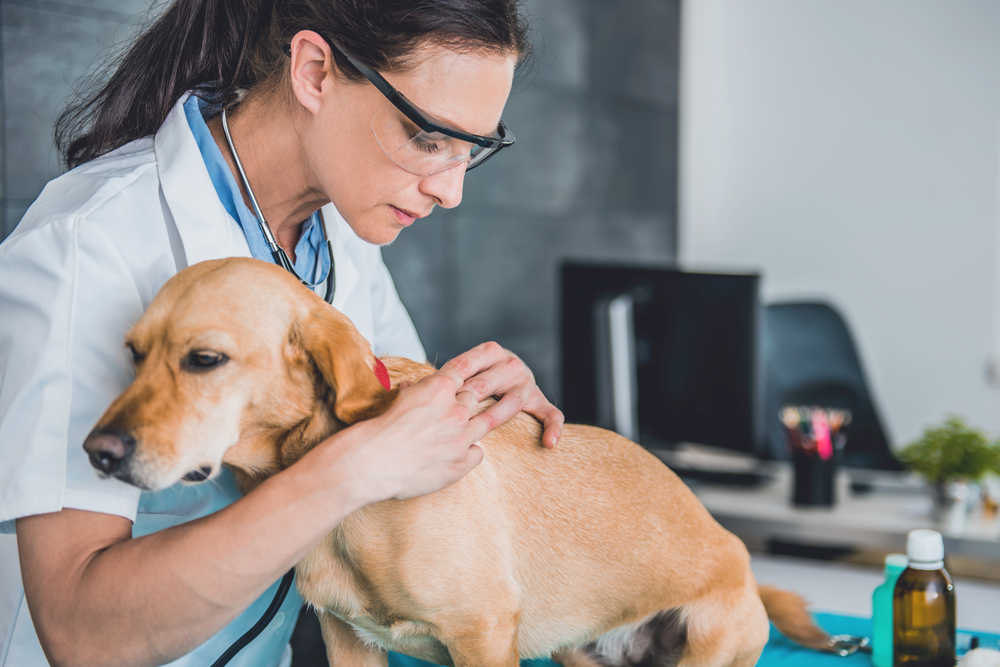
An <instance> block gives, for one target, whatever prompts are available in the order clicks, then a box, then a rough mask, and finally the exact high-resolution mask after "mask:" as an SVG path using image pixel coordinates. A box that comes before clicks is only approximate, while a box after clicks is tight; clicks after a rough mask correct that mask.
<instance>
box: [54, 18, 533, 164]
mask: <svg viewBox="0 0 1000 667" xmlns="http://www.w3.org/2000/svg"><path fill="white" fill-rule="evenodd" d="M300 30H315V31H317V32H319V33H320V34H322V35H324V36H327V37H329V38H331V39H333V40H335V41H336V42H337V43H338V44H340V45H342V46H343V47H344V48H345V49H347V50H349V51H351V52H352V53H353V54H354V55H355V56H356V57H358V58H359V59H360V60H361V61H362V62H364V63H365V64H366V65H368V66H370V67H373V68H375V69H376V70H381V71H392V70H394V69H399V68H401V67H403V66H404V65H405V62H406V57H407V55H409V54H410V53H411V52H412V50H413V49H414V48H415V47H417V46H418V45H420V44H422V43H425V42H432V43H435V44H439V45H442V46H447V47H449V48H454V49H456V50H485V51H490V52H499V53H516V54H518V55H519V56H523V55H524V54H525V53H526V51H527V49H528V45H527V39H526V28H525V25H524V23H523V21H522V19H521V17H520V15H519V12H518V7H517V0H244V1H243V2H235V1H232V0H175V2H174V3H173V4H172V5H171V6H170V7H169V8H168V9H167V10H166V11H165V12H164V13H163V14H162V15H161V16H160V17H159V18H158V19H156V21H155V22H153V23H152V25H150V26H149V27H148V28H147V29H146V30H145V32H143V33H142V34H141V35H140V36H139V38H138V39H137V40H136V41H135V43H134V44H132V46H131V47H130V48H129V49H128V50H126V51H125V52H124V54H123V55H122V56H121V57H119V58H118V59H116V60H115V61H113V62H112V63H111V64H110V65H109V66H108V67H107V68H106V69H105V71H106V72H110V76H109V77H108V78H107V81H106V83H104V84H103V86H102V87H100V89H99V90H97V91H96V92H94V93H91V94H89V95H87V96H85V97H83V98H82V99H79V100H77V101H75V102H73V103H72V104H70V106H68V107H67V108H66V109H65V110H64V111H63V112H62V114H61V115H60V116H59V120H58V121H57V122H56V129H55V138H56V146H57V147H58V149H59V152H60V153H61V154H62V157H63V159H64V160H65V162H66V165H67V166H68V167H70V168H72V167H75V166H77V165H78V164H80V163H82V162H86V161H87V160H90V159H93V158H95V157H98V156H100V155H103V154H104V153H107V152H108V151H111V150H114V149H115V148H117V147H119V146H122V145H124V144H126V143H128V142H129V141H132V140H133V139H138V138H139V137H144V136H147V135H150V134H153V133H154V132H156V130H157V129H158V128H159V127H160V124H161V123H163V120H164V119H165V118H166V117H167V114H168V113H169V111H170V109H171V107H173V105H174V104H175V103H176V101H177V100H178V99H180V97H181V95H183V94H184V93H185V92H186V91H188V90H194V89H197V88H205V87H211V89H212V91H213V95H215V96H218V99H219V100H221V101H222V102H223V103H226V102H228V101H230V100H232V99H234V98H235V96H236V91H237V90H239V89H250V88H252V87H254V86H255V85H257V84H260V83H264V82H267V81H269V80H273V78H274V77H275V76H276V75H278V74H279V73H280V72H282V71H283V67H284V65H285V63H286V56H285V55H284V52H283V48H284V46H285V45H287V44H288V43H289V41H291V38H292V36H294V35H295V33H296V32H298V31H300ZM334 57H335V59H336V65H337V67H338V69H339V70H340V71H341V73H342V74H343V75H344V76H347V77H349V78H351V79H355V80H356V79H359V78H360V77H361V75H360V74H359V73H358V72H357V71H356V70H355V69H354V68H353V67H351V65H350V64H349V63H348V62H347V61H346V60H344V59H343V57H342V56H341V55H340V54H339V53H337V52H336V51H334Z"/></svg>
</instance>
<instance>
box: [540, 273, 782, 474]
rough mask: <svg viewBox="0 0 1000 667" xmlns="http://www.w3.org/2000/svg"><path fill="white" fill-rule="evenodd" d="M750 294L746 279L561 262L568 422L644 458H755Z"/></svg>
mask: <svg viewBox="0 0 1000 667" xmlns="http://www.w3.org/2000/svg"><path fill="white" fill-rule="evenodd" d="M759 286H760V275H759V274H756V273H707V272H693V271H682V270H679V269H677V268H674V267H662V266H627V265H611V264H602V263H594V262H583V261H566V262H564V263H563V264H562V266H561V271H560V290H561V307H562V318H561V327H562V329H561V338H562V402H563V410H564V412H565V414H566V417H567V419H568V420H569V421H574V422H584V423H590V424H596V425H598V426H604V427H607V428H612V429H614V430H616V431H618V432H620V433H622V434H623V435H625V436H626V437H629V438H631V439H633V440H636V441H638V442H639V443H640V444H643V445H644V446H645V447H647V448H651V449H663V448H670V447H672V446H674V445H676V444H679V443H697V444H701V445H709V446H714V447H721V448H725V449H728V450H736V451H739V452H743V453H746V454H751V455H754V456H756V455H760V454H762V453H763V452H764V449H763V447H762V445H763V443H764V434H763V430H764V421H763V419H762V415H761V412H762V405H761V402H762V391H761V380H762V372H761V354H760V349H759V347H760V335H759V326H760V299H759Z"/></svg>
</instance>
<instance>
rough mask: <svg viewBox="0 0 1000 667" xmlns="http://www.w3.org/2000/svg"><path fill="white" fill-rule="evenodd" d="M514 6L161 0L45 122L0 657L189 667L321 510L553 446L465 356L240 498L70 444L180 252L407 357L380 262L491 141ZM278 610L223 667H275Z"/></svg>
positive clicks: (18, 297)
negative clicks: (479, 410) (513, 425)
mask: <svg viewBox="0 0 1000 667" xmlns="http://www.w3.org/2000/svg"><path fill="white" fill-rule="evenodd" d="M514 5H515V2H514V0H428V1H427V2H420V3H413V2H412V0H284V1H282V2H267V1H264V0H260V1H259V2H258V1H254V0H250V1H248V2H246V3H233V2H225V1H224V0H176V2H174V3H173V4H172V5H170V6H169V7H168V8H167V9H166V11H165V13H163V14H162V15H161V16H160V18H158V19H157V20H156V21H155V23H153V24H152V25H151V26H150V27H149V28H148V29H147V30H146V31H145V32H144V33H143V34H142V35H141V36H139V38H138V39H137V40H136V42H135V43H134V45H133V46H132V47H131V49H130V50H128V51H127V52H126V54H125V55H124V56H123V57H122V59H121V60H120V61H119V62H118V63H117V66H116V68H115V69H114V70H113V73H112V75H111V76H110V78H109V79H108V80H107V82H106V84H104V87H103V88H101V89H100V90H99V91H97V92H96V93H94V94H93V95H92V96H91V97H89V98H88V99H85V100H84V101H83V102H81V103H80V104H78V105H77V106H74V107H71V108H70V109H69V110H68V111H67V113H66V114H64V116H63V117H62V118H61V121H60V124H59V126H58V132H57V134H58V138H59V141H60V148H61V149H62V151H63V154H64V157H65V159H66V161H67V163H68V165H69V166H70V167H72V170H71V171H70V172H68V173H67V174H65V175H63V176H61V177H59V178H57V179H55V180H53V181H51V182H50V183H48V185H47V186H46V187H45V189H44V190H43V192H42V194H41V195H40V196H39V197H38V199H37V200H36V201H35V202H34V204H33V205H32V206H31V208H30V209H29V210H28V212H27V213H26V214H25V216H24V218H23V219H22V220H21V222H20V224H19V225H18V227H17V228H16V229H15V230H14V232H13V233H12V234H11V235H10V237H9V238H8V239H7V240H6V241H5V242H4V243H3V244H2V245H0V313H2V317H0V452H2V456H3V459H4V466H3V472H2V473H0V476H2V484H0V510H2V512H0V520H2V521H3V524H2V525H3V527H4V529H5V530H6V532H8V533H10V532H16V542H15V538H14V536H13V535H4V536H3V538H2V540H3V541H2V542H0V543H2V544H3V547H2V548H3V549H4V551H3V553H2V554H0V558H2V559H4V566H3V569H2V570H0V575H2V576H0V625H2V626H3V627H4V634H3V635H0V637H2V641H3V643H2V644H0V659H2V664H3V665H8V666H16V667H32V666H34V665H44V664H47V663H46V659H48V660H49V661H51V662H52V663H54V664H85V665H98V664H154V663H155V664H159V663H166V662H170V664H172V665H198V666H203V665H208V664H210V663H211V662H212V661H213V660H214V659H215V658H216V657H218V656H219V655H220V654H221V653H222V652H223V651H224V650H225V649H226V648H227V647H228V646H230V645H231V644H232V643H233V642H234V641H235V639H236V638H237V637H239V636H240V635H241V634H242V633H243V632H244V631H245V630H246V629H247V628H249V627H250V626H251V625H253V623H254V622H255V621H256V620H257V619H258V618H259V617H260V616H261V614H262V612H263V610H264V608H265V607H267V605H268V603H269V602H270V601H271V599H272V597H273V596H274V592H275V588H276V585H277V584H276V582H277V581H278V580H279V579H280V578H281V576H282V574H283V573H284V572H286V571H287V570H288V569H289V568H291V567H292V566H293V565H294V564H295V563H296V562H297V561H298V560H299V558H300V557H301V556H302V555H303V554H305V553H306V552H307V550H308V549H309V548H310V547H311V546H312V545H314V544H315V543H316V542H317V541H318V540H319V539H320V538H321V537H323V536H325V535H326V534H327V533H328V532H329V531H330V530H331V529H332V528H333V527H334V526H335V525H336V524H337V523H338V522H339V521H340V520H341V519H342V518H343V517H344V516H345V515H347V514H349V513H350V512H352V511H354V510H356V509H358V508H360V507H362V506H363V505H365V504H367V503H371V502H375V501H379V500H383V499H387V498H406V497H412V496H415V495H420V494H424V493H428V492H431V491H434V490H436V489H439V488H441V487H442V486H445V485H447V484H450V483H452V482H454V481H455V480H456V479H458V478H460V477H461V476H462V475H464V474H465V473H466V472H468V471H469V470H470V469H471V468H473V467H474V466H475V465H476V464H477V463H478V462H479V461H480V460H481V458H482V451H481V450H480V448H479V447H478V446H476V445H475V444H473V443H474V441H476V440H477V439H478V438H481V437H482V436H483V435H484V434H485V433H487V432H488V431H489V430H490V429H491V428H493V427H495V426H497V425H498V424H500V423H502V422H504V421H506V420H507V419H509V418H510V417H511V416H512V415H513V414H515V412H516V411H518V410H520V409H524V410H526V411H528V412H529V413H531V414H533V415H535V416H536V417H538V418H539V419H540V420H542V421H543V423H544V425H545V430H544V437H543V441H544V444H545V445H547V446H552V445H554V444H555V443H556V441H557V439H558V437H559V434H560V430H561V426H562V421H563V418H562V415H561V413H560V412H559V411H558V410H557V409H556V408H555V407H554V406H553V405H551V404H550V403H549V401H548V400H546V398H545V397H544V396H543V395H542V393H541V391H540V390H539V389H538V387H537V386H536V385H535V382H534V379H533V376H532V374H531V372H530V371H529V370H528V369H527V368H526V367H525V365H524V364H523V363H522V362H521V361H520V360H519V359H518V358H517V357H516V356H515V355H513V354H512V353H511V352H509V351H507V350H505V349H503V348H501V347H500V346H499V345H496V344H493V343H487V344H483V345H480V346H478V347H475V348H473V349H472V350H469V351H468V352H466V353H464V354H462V355H460V356H459V357H456V358H455V359H452V360H451V361H448V362H447V363H446V364H444V366H443V367H442V368H441V370H440V371H439V372H438V373H437V374H436V375H434V376H432V377H431V378H430V379H429V380H427V381H424V382H421V383H419V384H416V385H413V386H410V387H406V388H404V389H402V392H401V394H400V397H399V399H398V400H397V401H396V403H395V404H394V405H393V407H392V408H391V409H390V410H389V411H388V412H387V413H386V414H385V415H383V416H381V417H378V418H375V419H372V420H369V421H367V422H362V423H360V424H357V425H355V426H352V427H350V428H347V429H345V430H343V431H341V432H339V433H337V434H336V435H334V436H333V437H331V438H330V439H329V440H327V441H326V442H325V443H324V444H322V445H320V446H319V447H317V448H316V449H314V450H312V451H311V452H310V453H309V454H308V455H307V456H306V457H305V458H304V459H302V460H301V461H300V462H299V463H297V464H295V465H293V466H292V467H290V468H289V469H287V470H285V471H284V472H281V473H279V474H277V475H275V476H274V477H272V478H270V479H269V480H268V481H266V482H265V483H264V484H262V485H261V486H260V487H259V488H257V489H255V490H254V491H252V492H251V493H249V494H247V495H246V496H243V497H241V496H240V494H239V492H238V491H237V489H236V487H235V484H234V481H233V478H232V476H231V474H230V473H228V472H225V471H223V472H221V473H220V474H219V475H218V476H217V477H214V478H213V479H212V480H210V481H209V482H207V483H202V484H194V485H177V486H175V487H172V488H170V489H167V490H166V491H161V492H156V493H150V492H140V491H139V490H138V489H137V488H135V487H133V486H130V485H128V484H125V483H123V482H120V481H118V480H114V479H101V478H100V477H99V476H98V475H97V473H96V472H95V470H94V468H93V467H92V466H91V463H90V462H89V461H88V458H87V456H86V453H85V452H84V450H83V449H82V446H81V445H82V443H83V440H84V438H85V436H86V434H87V432H88V431H89V429H90V428H91V427H92V426H93V424H94V423H95V422H96V420H97V418H98V417H99V416H100V415H101V413H102V412H103V410H104V409H105V408H106V407H107V405H108V404H109V403H110V401H111V400H112V399H113V398H114V397H115V396H117V395H118V394H119V393H120V392H121V391H122V390H123V389H125V387H126V386H127V385H128V384H129V382H130V380H131V376H132V373H133V370H132V364H133V360H132V359H131V357H130V355H129V351H128V350H126V349H125V348H124V347H123V344H122V343H123V336H124V334H125V332H126V331H127V329H128V328H129V326H130V325H131V324H132V323H134V322H135V321H136V320H137V319H138V317H139V316H140V314H141V313H142V312H143V310H144V308H145V307H146V306H147V305H148V304H149V303H150V301H151V300H152V298H153V296H154V295H155V294H156V292H157V290H158V289H159V288H160V286H161V285H163V283H164V282H165V281H166V280H167V279H168V278H170V277H171V276H172V275H174V274H175V273H176V272H178V271H179V270H181V269H182V268H184V267H186V266H189V265H191V264H194V263H196V262H199V261H202V260H206V259H210V258H219V257H228V256H241V255H242V256H253V257H256V258H259V259H262V260H265V261H269V262H270V261H276V262H278V263H283V264H285V265H286V268H288V269H289V270H292V271H294V272H295V273H296V274H297V275H298V276H299V278H300V279H301V280H302V281H303V282H305V283H306V284H308V285H309V286H310V287H312V288H313V289H314V290H315V291H316V292H317V293H318V294H320V295H321V296H325V297H327V298H328V300H331V301H332V304H333V306H334V307H336V308H338V309H340V310H341V311H343V312H344V313H346V314H347V315H348V316H349V317H350V318H351V319H352V320H353V321H354V323H355V324H356V325H357V327H358V328H359V329H360V331H361V332H362V333H363V334H364V335H365V336H366V337H367V338H368V339H369V340H370V341H371V343H372V345H373V347H374V350H375V352H376V354H378V355H402V356H407V357H411V358H414V359H418V360H422V359H424V356H425V355H424V351H423V349H422V347H421V344H420V341H419V340H418V337H417V334H416V331H415V330H414V327H413V325H412V323H411V321H410V318H409V316H408V315H407V313H406V310H405V309H404V307H403V305H402V303H401V302H400V299H399V297H398V296H397V293H396V290H395V288H394V286H393V282H392V279H391V278H390V276H389V273H388V271H387V269H386V267H385V265H384V264H383V262H382V258H381V254H380V250H379V246H381V245H384V244H387V243H389V242H391V241H393V240H394V239H395V238H396V237H397V235H399V233H400V232H402V231H403V230H404V229H406V228H407V227H409V226H410V225H412V224H414V223H415V222H416V220H417V219H418V218H423V217H426V216H427V215H429V214H430V213H431V211H432V210H433V209H434V208H435V207H436V206H442V207H445V208H451V207H454V206H457V205H458V204H459V202H460V201H461V199H462V186H463V181H464V179H465V175H466V171H467V170H469V169H471V168H473V167H477V166H479V165H481V164H482V163H483V162H484V161H485V160H486V159H487V158H490V157H492V156H494V155H495V154H496V153H498V152H499V151H500V150H501V149H503V148H505V147H506V146H509V145H510V144H511V143H513V133H512V132H511V130H509V129H507V128H506V127H505V126H504V124H503V122H502V120H501V115H502V111H503V108H504V105H505V103H506V101H507V97H508V94H509V92H510V88H511V83H512V78H513V75H514V68H515V65H516V63H517V61H518V59H519V58H520V57H521V56H522V55H523V54H524V51H525V48H526V45H525V37H524V34H525V28H524V26H523V24H522V22H521V19H520V18H519V16H518V14H517V11H516V8H515V6H514ZM272 241H273V243H272ZM224 303H225V297H224V295H220V308H221V307H223V305H224ZM260 317H261V318H262V319H265V318H267V317H268V313H266V312H261V313H260ZM179 372H180V371H179ZM489 395H496V396H500V397H502V398H501V400H500V401H499V402H498V403H497V404H496V405H495V406H494V407H493V408H491V409H490V410H489V411H488V412H487V413H484V414H483V415H480V416H474V414H473V407H474V405H475V403H476V401H477V400H478V399H479V398H481V397H485V396H489ZM433 415H445V417H435V416H433ZM191 475H192V476H189V479H197V478H198V471H192V474H191ZM18 565H19V569H18ZM22 582H23V583H22ZM22 586H23V587H22ZM300 605H301V599H300V598H299V596H298V595H297V593H296V592H295V590H294V587H293V588H292V590H291V592H290V593H289V594H288V596H287V598H286V599H285V601H284V603H283V604H282V606H281V608H280V610H279V611H278V613H277V614H276V615H275V617H274V618H273V620H272V621H271V623H270V625H268V627H267V628H266V630H265V631H264V632H263V633H262V634H261V635H260V636H259V637H257V638H256V639H255V640H254V641H253V642H251V644H250V645H249V646H247V647H246V648H244V649H243V650H242V651H241V652H240V653H239V654H238V655H237V658H236V659H235V660H234V662H232V663H231V664H240V665H254V666H259V665H288V664H290V649H289V647H288V642H289V637H290V635H291V631H292V628H293V626H294V624H295V620H296V616H297V613H298V610H299V607H300Z"/></svg>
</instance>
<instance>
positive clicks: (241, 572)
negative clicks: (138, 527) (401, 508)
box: [18, 429, 364, 665]
mask: <svg viewBox="0 0 1000 667" xmlns="http://www.w3.org/2000/svg"><path fill="white" fill-rule="evenodd" d="M350 431H355V433H356V430H355V429H349V430H348V431H344V432H342V433H341V434H339V435H338V436H335V437H334V438H333V439H331V440H330V441H328V442H327V443H325V445H324V446H322V447H320V448H317V449H316V450H313V451H311V452H309V454H307V455H306V457H304V458H303V459H302V460H301V461H300V462H299V463H297V464H296V465H294V466H292V467H291V468H289V469H288V470H285V471H283V472H282V473H279V474H278V475H276V476H274V477H272V478H270V479H268V480H266V481H265V482H264V483H263V484H261V485H260V486H258V487H257V488H256V489H254V490H253V491H252V492H251V493H249V494H247V495H246V496H245V497H244V498H242V499H240V500H239V501H237V502H235V503H233V504H232V505H230V506H228V507H226V508H224V509H223V510H221V511H219V512H217V513H215V514H212V515H210V516H207V517H204V518H202V519H198V520H196V521H192V522H189V523H185V524H182V525H179V526H174V527H172V528H169V529H167V530H163V531H160V532H157V533H153V534H151V535H147V536H145V537H142V538H137V539H123V540H122V541H117V542H114V543H113V544H111V545H110V546H107V547H106V548H103V549H100V550H97V551H90V552H89V553H85V555H84V556H83V557H81V556H79V555H77V556H74V555H73V554H74V552H76V553H77V554H79V552H80V549H79V548H74V546H73V544H72V542H73V540H72V539H70V540H69V542H70V543H69V544H67V543H65V542H61V543H60V546H57V547H55V550H56V551H55V552H54V550H53V539H46V536H45V534H44V533H40V532H39V531H38V530H35V528H33V527H32V522H33V521H36V520H38V519H39V518H42V519H43V520H44V519H45V518H46V517H48V518H51V517H56V516H57V515H44V516H43V517H30V518H28V519H22V520H19V525H18V536H19V542H21V543H22V544H21V549H22V553H21V560H22V564H23V565H22V568H23V570H24V578H25V588H26V592H27V594H28V599H29V605H30V607H31V611H32V615H33V618H34V620H35V624H36V626H38V627H37V630H38V633H39V637H40V638H41V639H42V641H43V646H44V647H45V649H46V652H47V654H48V655H49V658H50V660H52V662H53V663H55V664H87V665H94V664H158V663H163V662H168V661H170V660H173V659H176V658H178V657H180V656H182V655H184V654H185V653H187V652H189V651H191V650H192V649H194V648H195V647H197V646H198V645H200V644H201V643H203V642H204V641H205V640H207V639H208V638H209V637H211V636H212V635H213V634H215V633H216V632H218V631H219V630H220V629H221V628H222V627H224V626H225V625H226V624H227V623H229V622H230V621H231V620H232V619H233V618H235V617H236V616H237V615H238V614H240V613H241V612H242V611H243V610H244V609H246V607H247V606H248V605H249V604H250V603H251V602H253V601H254V600H255V599H256V598H257V597H258V596H259V595H260V594H261V593H262V592H263V591H264V590H266V589H267V587H268V586H270V585H271V584H272V583H273V582H274V581H275V580H277V579H278V578H280V577H281V575H282V574H283V573H284V572H285V571H286V570H287V569H288V568H290V567H292V566H293V565H294V564H295V563H296V562H298V561H299V560H300V559H301V558H302V557H303V556H304V555H305V553H306V552H307V551H308V549H309V548H310V547H311V546H312V545H314V544H315V543H316V542H317V541H318V540H320V539H321V538H322V537H323V536H324V535H325V534H326V533H328V532H329V531H330V530H331V529H332V528H333V527H334V526H335V525H336V524H337V523H339V522H340V521H341V520H342V519H343V517H345V516H346V515H347V514H349V513H350V512H352V511H354V510H355V509H357V508H358V507H360V506H361V505H362V504H363V503H364V499H362V498H360V497H359V496H358V494H357V493H356V492H355V489H356V488H358V487H357V486H356V485H355V484H354V482H355V481H356V480H354V479H353V478H352V472H351V470H350V467H351V466H350V464H349V463H348V462H347V461H346V460H345V457H344V456H343V453H344V451H346V450H347V449H348V448H346V447H344V446H343V445H345V444H347V442H345V441H350V440H352V439H356V437H357V435H356V434H355V435H351V433H350ZM338 440H339V441H340V442H338ZM64 512H67V510H64ZM64 512H61V513H58V514H63V513H64ZM76 515H77V516H76V519H75V520H74V519H72V518H69V519H67V518H66V517H63V519H62V520H63V521H67V520H68V521H70V523H69V524H66V525H63V526H61V527H60V526H56V525H53V524H50V525H49V527H48V528H42V529H40V530H42V531H45V530H49V531H50V532H51V531H52V530H53V529H55V530H58V531H60V532H62V531H65V530H66V529H67V528H69V529H71V530H72V531H74V532H75V531H78V530H80V529H81V528H82V529H84V530H86V529H87V525H85V524H82V523H81V521H84V520H82V519H80V515H84V516H86V515H90V516H91V517H93V516H95V515H94V513H90V512H76ZM96 516H98V517H99V516H102V515H96ZM108 518H109V517H106V515H105V519H108ZM116 518H117V517H116ZM105 525H107V524H105ZM51 537H52V538H57V537H58V536H57V535H52V536H51ZM83 539H85V538H83ZM59 548H64V549H66V552H67V553H66V555H65V556H62V555H60V554H59V553H58V552H57V551H58V549H59ZM84 551H85V552H86V550H84ZM53 578H55V580H53Z"/></svg>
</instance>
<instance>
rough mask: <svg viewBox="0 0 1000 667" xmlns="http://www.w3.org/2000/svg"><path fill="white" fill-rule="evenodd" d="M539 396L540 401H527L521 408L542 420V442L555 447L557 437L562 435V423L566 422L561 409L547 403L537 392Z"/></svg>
mask: <svg viewBox="0 0 1000 667" xmlns="http://www.w3.org/2000/svg"><path fill="white" fill-rule="evenodd" d="M539 396H540V397H541V401H539V402H537V403H529V404H528V405H525V406H524V408H523V410H524V411H525V412H527V413H528V414H529V415H531V416H533V417H535V418H536V419H538V421H540V422H542V427H543V428H542V444H543V445H545V446H546V447H555V446H556V443H558V442H559V438H560V437H562V429H563V424H565V423H566V418H565V417H564V416H563V413H562V410H560V409H559V408H557V407H556V406H554V405H552V404H551V403H549V402H548V400H546V398H545V397H544V396H541V392H539Z"/></svg>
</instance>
